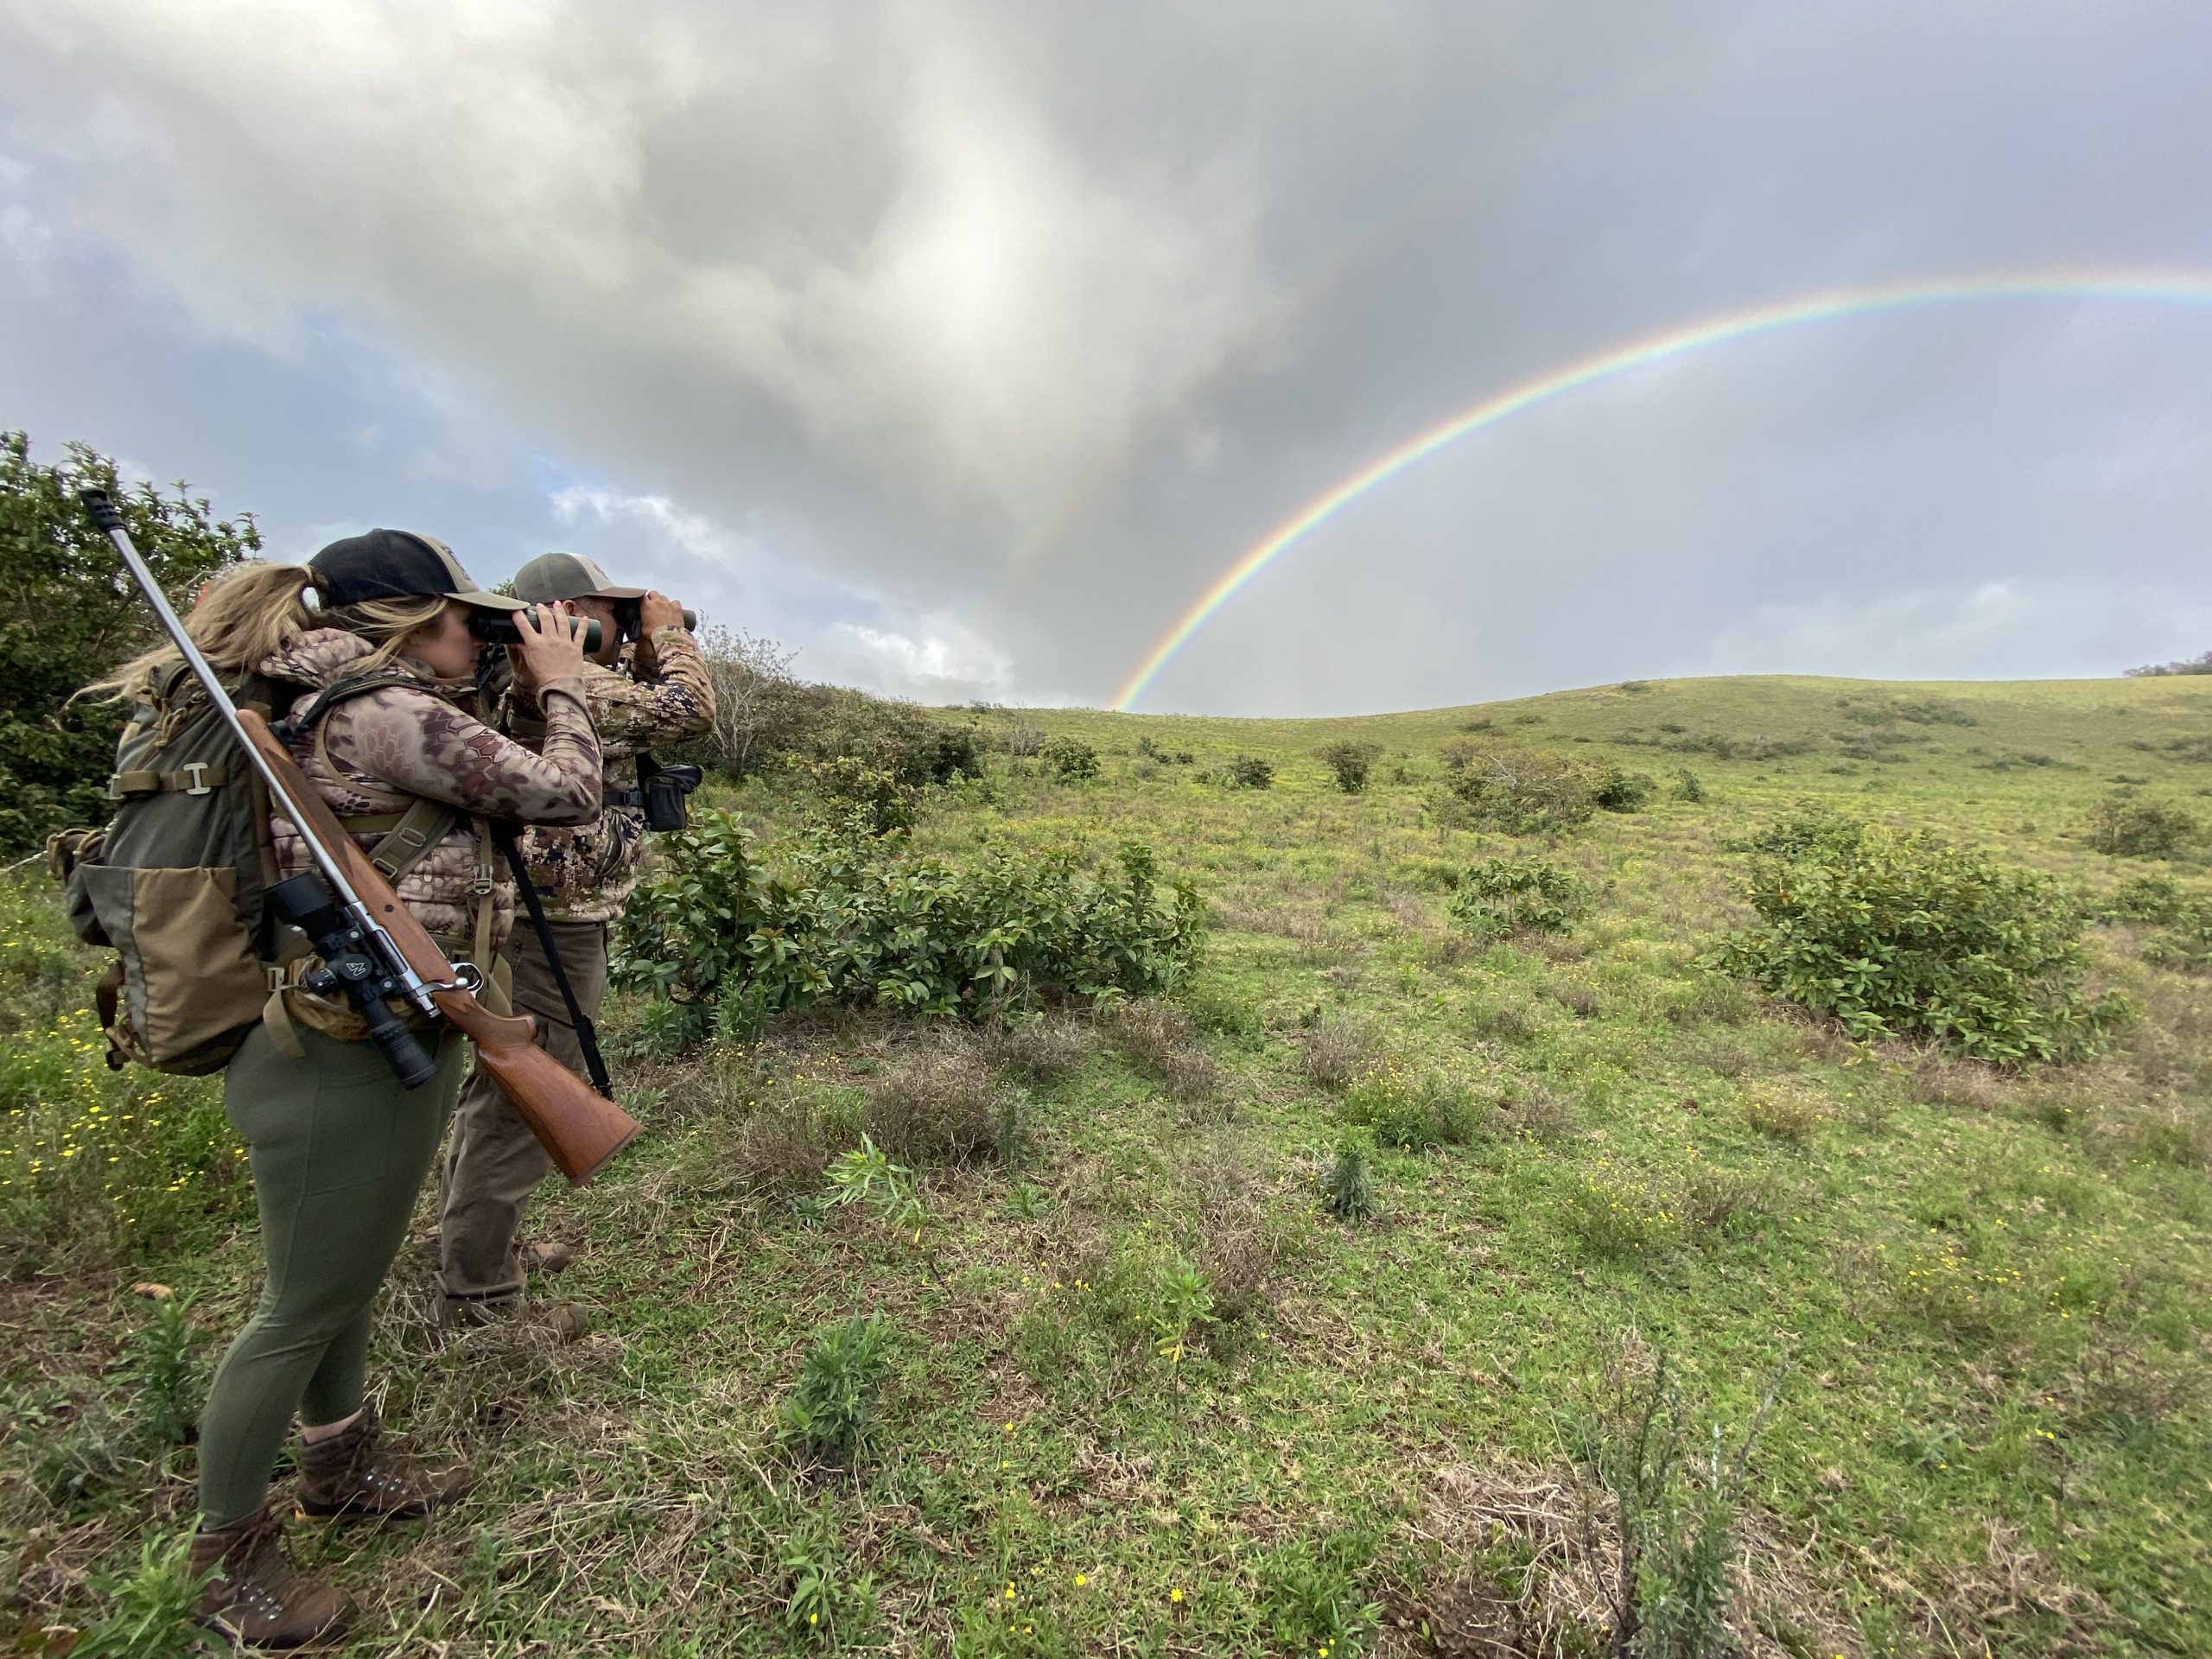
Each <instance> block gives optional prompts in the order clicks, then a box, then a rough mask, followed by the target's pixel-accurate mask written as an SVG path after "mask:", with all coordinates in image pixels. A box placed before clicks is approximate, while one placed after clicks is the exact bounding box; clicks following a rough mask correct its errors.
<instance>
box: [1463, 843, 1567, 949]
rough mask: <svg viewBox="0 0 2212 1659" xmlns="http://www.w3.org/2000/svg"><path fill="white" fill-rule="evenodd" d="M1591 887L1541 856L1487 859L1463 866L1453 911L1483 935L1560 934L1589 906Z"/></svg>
mask: <svg viewBox="0 0 2212 1659" xmlns="http://www.w3.org/2000/svg"><path fill="white" fill-rule="evenodd" d="M1589 905H1590V896H1589V890H1588V888H1587V887H1585V885H1584V884H1583V883H1582V882H1581V881H1580V880H1578V879H1577V878H1576V877H1574V876H1573V875H1571V874H1568V873H1567V871H1565V870H1563V869H1561V868H1559V866H1558V865H1556V864H1552V863H1548V862H1547V861H1544V860H1542V859H1540V858H1491V859H1485V860H1484V861H1482V862H1481V863H1479V864H1477V865H1474V866H1471V868H1468V869H1466V870H1465V871H1462V872H1461V873H1460V875H1459V880H1458V882H1457V883H1456V884H1455V885H1454V887H1453V888H1452V900H1451V905H1450V909H1451V912H1452V917H1453V918H1454V919H1455V920H1457V921H1458V922H1459V925H1461V926H1462V927H1465V929H1466V930H1467V931H1469V932H1471V933H1472V934H1474V935H1475V936H1476V937H1477V938H1482V939H1485V940H1496V939H1504V938H1511V937H1512V936H1513V935H1515V934H1516V933H1564V932H1566V931H1567V930H1568V929H1569V928H1571V927H1572V926H1573V925H1574V922H1575V919H1576V918H1578V917H1580V915H1582V913H1583V912H1585V911H1586V910H1587V909H1588V908H1589Z"/></svg>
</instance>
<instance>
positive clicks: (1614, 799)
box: [1592, 766, 1659, 812]
mask: <svg viewBox="0 0 2212 1659" xmlns="http://www.w3.org/2000/svg"><path fill="white" fill-rule="evenodd" d="M1658 792H1659V780H1658V779H1656V778H1654V777H1653V776H1652V775H1651V774H1650V773H1649V772H1630V771H1629V770H1628V768H1627V767H1625V766H1604V767H1602V768H1600V770H1599V779H1598V786H1597V791H1596V792H1595V793H1594V794H1593V795H1592V799H1593V800H1595V801H1596V802H1597V803H1598V805H1599V809H1600V810H1603V811H1606V812H1641V811H1642V810H1643V809H1644V807H1645V806H1646V805H1647V804H1649V802H1650V799H1651V798H1652V797H1653V796H1654V795H1656V794H1657V793H1658Z"/></svg>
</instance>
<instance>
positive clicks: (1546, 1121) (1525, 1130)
mask: <svg viewBox="0 0 2212 1659" xmlns="http://www.w3.org/2000/svg"><path fill="white" fill-rule="evenodd" d="M1497 1123H1498V1126H1499V1128H1502V1129H1503V1131H1504V1132H1505V1133H1506V1134H1508V1135H1527V1136H1528V1137H1529V1139H1530V1140H1531V1141H1564V1140H1566V1139H1567V1137H1568V1136H1569V1135H1573V1133H1574V1131H1575V1127H1576V1126H1575V1122H1574V1109H1573V1107H1572V1106H1570V1105H1569V1104H1568V1103H1567V1099H1566V1097H1565V1096H1562V1095H1560V1094H1559V1093H1558V1092H1557V1091H1556V1090H1552V1089H1549V1088H1548V1087H1546V1086H1545V1085H1544V1084H1541V1083H1539V1082H1537V1081H1536V1080H1535V1079H1534V1078H1533V1077H1522V1078H1517V1079H1516V1080H1515V1081H1514V1082H1512V1083H1510V1084H1507V1085H1506V1087H1505V1089H1504V1090H1503V1093H1501V1094H1500V1095H1499V1096H1498V1100H1497Z"/></svg>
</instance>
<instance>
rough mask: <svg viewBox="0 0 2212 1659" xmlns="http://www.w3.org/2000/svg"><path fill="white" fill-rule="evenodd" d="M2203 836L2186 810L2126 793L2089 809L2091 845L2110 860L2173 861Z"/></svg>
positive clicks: (2194, 819)
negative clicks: (2173, 858) (2160, 859)
mask: <svg viewBox="0 0 2212 1659" xmlns="http://www.w3.org/2000/svg"><path fill="white" fill-rule="evenodd" d="M2203 832H2204V831H2203V826H2202V824H2201V823H2198V822H2197V820H2196V814H2194V813H2192V812H2191V811H2190V810H2189V809H2188V808H2187V807H2183V806H2176V805H2174V804H2171V803H2169V802H2165V801H2154V800H2147V799H2145V798H2144V797H2142V796H2140V795H2136V794H2133V793H2131V792H2129V791H2125V790H2123V791H2120V792H2119V793H2117V794H2113V795H2107V797H2106V798H2104V799H2103V800H2101V801H2099V802H2098V803H2097V804H2095V805H2094V806H2092V807H2091V808H2090V809H2089V819H2088V842H2089V845H2090V846H2091V847H2093V848H2094V849H2096V850H2097V851H2098V852H2101V853H2103V854H2105V855H2107V857H2111V858H2171V857H2172V856H2173V855H2175V854H2176V853H2178V852H2180V851H2181V850H2183V849H2184V848H2186V847H2189V846H2190V845H2191V844H2193V843H2194V842H2196V841H2197V840H2198V839H2199V838H2200V837H2201V836H2202V835H2203Z"/></svg>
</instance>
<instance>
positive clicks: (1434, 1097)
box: [1340, 1065, 1485, 1152]
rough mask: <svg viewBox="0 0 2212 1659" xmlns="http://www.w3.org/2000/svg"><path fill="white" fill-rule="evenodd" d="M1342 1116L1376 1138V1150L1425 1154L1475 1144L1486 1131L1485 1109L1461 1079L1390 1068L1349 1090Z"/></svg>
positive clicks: (1372, 1074)
mask: <svg viewBox="0 0 2212 1659" xmlns="http://www.w3.org/2000/svg"><path fill="white" fill-rule="evenodd" d="M1340 1116H1342V1117H1343V1119H1344V1122H1346V1123H1350V1124H1353V1125H1356V1126H1357V1127H1359V1128H1364V1129H1367V1130H1369V1131H1370V1133H1372V1134H1373V1135H1374V1137H1375V1144H1376V1146H1378V1147H1391V1148H1393V1149H1394V1150H1396V1151H1400V1152H1427V1151H1430V1150H1432V1149H1433V1148H1435V1147H1464V1146H1465V1145H1466V1144H1467V1143H1468V1142H1469V1141H1472V1140H1473V1139H1474V1138H1475V1136H1476V1135H1478V1134H1479V1133H1480V1132H1481V1130H1482V1127H1483V1121H1484V1116H1485V1108H1484V1105H1483V1103H1480V1102H1478V1101H1477V1100H1476V1099H1475V1097H1474V1096H1473V1094H1472V1093H1471V1091H1470V1090H1468V1088H1467V1086H1466V1085H1465V1084H1463V1083H1461V1082H1459V1080H1458V1079H1457V1078H1454V1077H1440V1076H1435V1075H1427V1076H1423V1075H1418V1074H1416V1073H1414V1072H1412V1071H1408V1070H1406V1069H1405V1068H1404V1067H1402V1066H1399V1065H1383V1066H1379V1067H1377V1068H1376V1070H1374V1071H1370V1072H1369V1073H1368V1074H1367V1075H1366V1076H1364V1077H1361V1078H1359V1079H1358V1080H1357V1082H1355V1083H1354V1084H1352V1085H1351V1088H1350V1089H1349V1090H1345V1092H1344V1106H1343V1108H1342V1109H1341V1112H1340Z"/></svg>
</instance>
